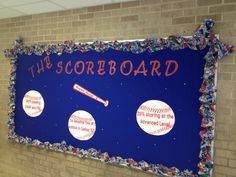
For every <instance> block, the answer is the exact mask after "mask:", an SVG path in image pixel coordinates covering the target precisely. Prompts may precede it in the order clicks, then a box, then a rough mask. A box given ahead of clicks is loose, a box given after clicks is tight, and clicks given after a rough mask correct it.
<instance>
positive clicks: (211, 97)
mask: <svg viewBox="0 0 236 177" xmlns="http://www.w3.org/2000/svg"><path fill="white" fill-rule="evenodd" d="M213 25H214V21H213V20H211V19H206V20H204V22H203V23H202V25H200V26H199V27H198V28H197V30H196V32H195V34H194V35H193V37H192V38H184V37H177V36H169V37H168V38H167V39H162V38H161V39H146V40H144V41H134V42H117V41H114V42H107V43H104V42H101V41H96V42H94V43H92V44H82V43H79V44H75V43H74V42H73V41H65V42H64V43H63V44H47V45H31V46H27V45H23V43H22V40H21V39H19V40H16V42H15V45H14V46H13V48H11V49H6V50H5V51H4V53H5V56H6V57H7V58H11V65H12V69H11V76H10V87H9V96H10V103H9V107H10V111H9V113H8V115H9V119H8V122H7V124H8V126H9V133H8V138H9V139H10V140H13V141H15V142H17V143H21V144H26V145H31V146H35V147H38V148H46V149H49V150H54V151H59V152H65V153H68V154H73V155H76V156H78V157H81V158H92V159H96V160H100V161H102V162H106V163H111V164H117V165H122V166H127V167H131V168H134V169H140V170H144V171H147V172H151V173H154V174H156V175H159V176H172V177H195V176H198V175H199V176H200V177H209V176H211V173H212V168H213V140H214V127H215V112H216V94H215V93H216V85H215V78H216V63H217V61H218V60H220V59H221V58H223V57H224V56H227V55H228V54H229V53H231V52H232V51H233V46H229V45H225V44H223V43H222V42H221V41H220V40H219V39H218V38H217V37H216V36H215V34H213V33H212V32H211V29H212V27H213ZM206 46H208V47H209V51H208V53H207V54H206V55H205V60H206V64H205V68H204V75H203V82H202V85H201V88H200V92H201V93H202V95H201V97H200V98H199V101H200V102H201V107H200V108H199V113H200V115H201V116H202V122H201V127H202V128H203V130H201V131H200V133H199V134H200V137H201V139H202V140H201V145H200V153H199V158H200V162H199V164H198V167H199V172H198V175H197V174H193V173H192V172H191V171H189V170H184V171H180V170H178V169H177V168H175V167H172V168H167V167H165V166H163V165H159V164H150V163H147V162H145V161H140V162H136V161H135V160H133V159H131V158H130V159H123V158H122V157H110V156H109V155H108V153H106V152H104V153H102V152H100V151H98V150H95V149H88V150H84V149H80V148H77V147H73V146H71V145H68V144H67V143H66V142H65V141H62V142H61V143H54V144H51V143H49V142H41V141H39V140H37V139H35V140H32V139H31V138H28V137H22V136H19V135H17V134H16V133H15V122H14V117H15V106H16V105H15V100H16V90H15V83H16V68H17V56H18V55H20V54H26V55H31V54H33V53H34V54H35V55H39V56H41V55H43V54H44V53H46V54H47V55H50V54H54V53H56V54H58V55H61V54H62V53H63V52H66V53H73V52H76V51H80V52H84V53H85V52H88V51H91V50H95V51H97V52H105V51H107V50H108V49H114V50H119V51H126V52H132V53H135V54H139V53H142V52H144V51H148V52H156V51H159V50H163V49H166V48H170V49H172V50H180V49H184V48H190V49H193V50H201V49H204V48H205V47H206Z"/></svg>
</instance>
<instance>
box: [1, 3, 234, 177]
mask: <svg viewBox="0 0 236 177" xmlns="http://www.w3.org/2000/svg"><path fill="white" fill-rule="evenodd" d="M235 16H236V1H235V0H207V1H206V0H185V1H184V0H139V1H132V2H127V3H117V4H112V5H104V6H95V7H89V8H83V9H74V10H68V11H62V12H53V13H47V14H39V15H32V16H24V17H17V18H11V19H3V20H0V51H1V52H0V127H1V128H0V176H1V177H22V176H24V177H53V176H58V177H67V176H72V177H73V176H74V177H110V176H113V177H122V176H123V177H148V176H155V175H150V174H147V173H144V172H140V171H136V170H130V169H128V168H122V167H116V166H112V165H107V164H103V163H101V162H97V161H94V160H89V159H80V158H77V157H74V156H70V155H65V154H62V153H56V152H51V151H46V150H39V149H36V148H33V147H27V146H24V145H19V144H15V143H11V142H9V141H8V140H7V138H6V137H7V131H8V128H7V126H6V121H7V111H8V100H9V99H8V89H7V88H8V85H9V84H8V83H9V82H8V79H9V73H10V64H9V60H7V59H6V58H5V57H4V54H3V50H4V49H5V48H9V47H11V45H12V44H13V42H14V40H15V39H16V38H18V37H19V36H22V37H23V38H24V40H25V43H26V44H34V43H57V42H62V41H65V40H74V41H80V42H87V41H94V40H96V39H100V40H122V39H142V38H147V37H157V38H158V37H164V36H168V35H171V34H176V35H192V34H193V33H194V30H195V29H196V27H197V25H198V24H200V23H201V22H202V20H203V19H205V18H212V19H213V20H215V22H216V25H215V27H214V32H215V33H216V34H217V33H218V34H219V35H220V39H221V40H222V41H223V42H225V43H228V44H232V45H236V19H235ZM235 125H236V55H235V54H234V55H230V56H228V57H226V58H224V59H223V60H222V61H221V62H220V63H219V68H218V97H217V119H216V140H215V168H214V174H213V176H214V177H233V176H236V138H235V137H236V129H235Z"/></svg>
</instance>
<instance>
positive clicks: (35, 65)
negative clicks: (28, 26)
mask: <svg viewBox="0 0 236 177" xmlns="http://www.w3.org/2000/svg"><path fill="white" fill-rule="evenodd" d="M212 26H213V21H211V20H206V21H205V22H204V24H203V25H202V26H201V27H199V29H198V31H197V32H196V33H195V35H194V36H193V37H191V38H184V37H176V36H170V37H169V38H168V39H160V40H157V39H147V40H144V41H134V42H108V43H103V42H99V41H97V42H94V43H93V44H75V43H73V42H72V41H66V42H65V43H64V44H48V45H34V46H26V45H23V44H22V43H21V42H20V41H17V42H16V45H15V46H14V47H13V48H12V49H9V50H6V51H5V54H6V56H7V57H10V58H12V60H11V61H12V64H13V68H12V73H11V85H10V99H11V103H10V108H11V110H10V112H9V116H10V118H9V121H8V125H9V128H10V129H9V139H11V140H14V141H16V142H19V143H23V144H30V145H33V146H36V147H39V148H46V149H50V150H56V151H61V152H65V153H70V154H73V155H77V156H79V157H87V158H93V159H97V160H101V161H105V162H107V163H113V164H120V165H124V166H129V167H132V168H136V169H142V170H145V171H148V172H152V173H155V174H157V175H169V176H195V175H196V174H199V175H200V176H201V175H206V174H208V175H210V174H211V169H212V164H213V162H212V155H213V153H212V141H213V137H214V116H215V69H216V62H217V60H218V59H220V58H222V57H223V56H225V55H227V54H228V53H229V52H231V51H232V48H231V47H230V46H226V45H224V44H223V43H221V42H220V41H219V40H218V39H217V38H216V37H215V36H214V34H212V33H210V32H209V28H210V27H212ZM219 46H220V47H219ZM199 88H200V92H199ZM199 108H200V109H199ZM199 132H200V136H199ZM199 146H200V155H199ZM159 164H161V165H159Z"/></svg>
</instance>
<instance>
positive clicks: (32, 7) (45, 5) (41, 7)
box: [12, 1, 63, 14]
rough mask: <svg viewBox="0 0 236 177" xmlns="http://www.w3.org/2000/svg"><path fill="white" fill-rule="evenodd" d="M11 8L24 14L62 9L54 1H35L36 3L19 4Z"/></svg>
mask: <svg viewBox="0 0 236 177" xmlns="http://www.w3.org/2000/svg"><path fill="white" fill-rule="evenodd" d="M12 9H15V10H17V11H20V12H23V13H26V14H38V13H45V12H53V11H59V10H63V8H62V7H60V6H58V5H56V4H54V3H51V2H48V1H43V2H37V3H33V4H27V5H21V6H15V7H12Z"/></svg>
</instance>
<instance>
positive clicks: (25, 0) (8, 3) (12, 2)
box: [0, 0, 45, 7]
mask: <svg viewBox="0 0 236 177" xmlns="http://www.w3.org/2000/svg"><path fill="white" fill-rule="evenodd" d="M39 1H45V0H5V1H1V2H0V6H1V5H2V6H5V7H12V6H18V5H25V4H31V3H35V2H39Z"/></svg>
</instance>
